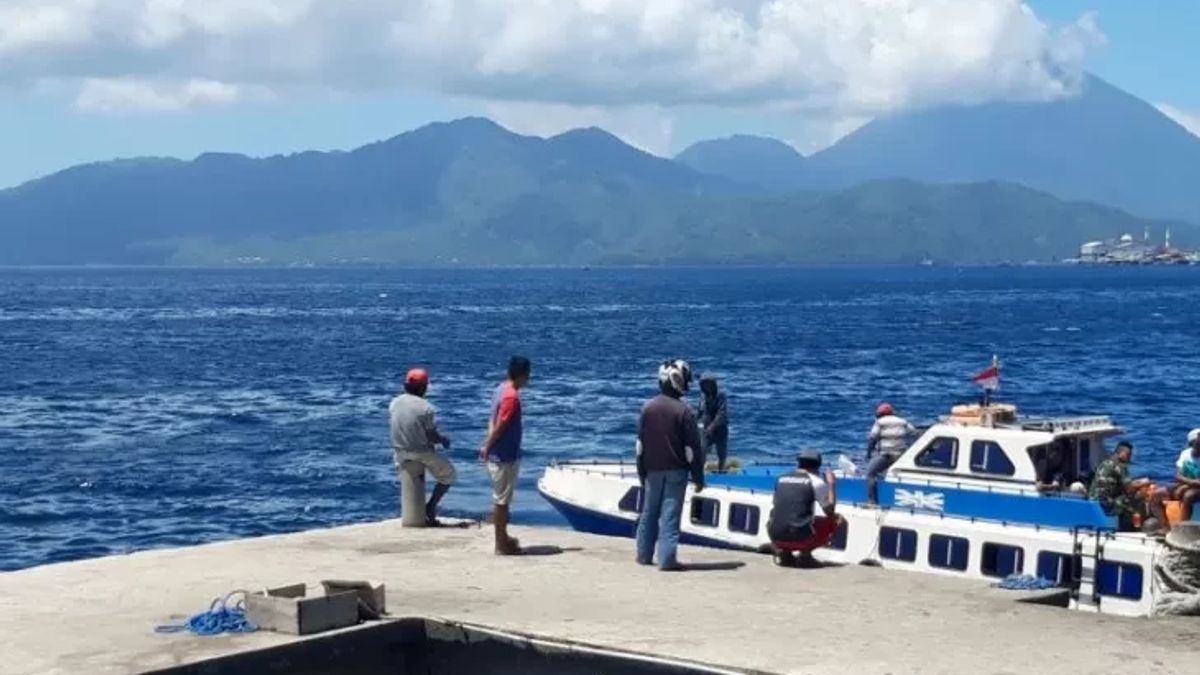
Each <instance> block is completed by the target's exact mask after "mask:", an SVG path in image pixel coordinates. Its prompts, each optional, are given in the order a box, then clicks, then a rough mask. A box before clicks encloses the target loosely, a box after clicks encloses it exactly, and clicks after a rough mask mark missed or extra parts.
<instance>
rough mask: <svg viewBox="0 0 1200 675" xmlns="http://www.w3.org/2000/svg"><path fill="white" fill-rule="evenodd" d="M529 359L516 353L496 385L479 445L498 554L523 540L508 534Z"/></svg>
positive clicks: (518, 548) (515, 548)
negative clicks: (487, 477)
mask: <svg viewBox="0 0 1200 675" xmlns="http://www.w3.org/2000/svg"><path fill="white" fill-rule="evenodd" d="M531 370H532V366H531V364H530V362H529V359H527V358H525V357H523V356H514V357H512V359H510V360H509V362H508V378H507V379H505V380H504V382H502V383H501V384H500V386H499V387H497V388H496V395H495V396H494V397H493V399H492V416H491V420H490V421H489V422H488V434H487V438H486V439H485V440H484V441H483V445H482V446H481V447H480V448H479V459H481V460H482V461H484V462H486V463H487V468H488V474H489V475H490V476H491V478H492V502H493V509H492V525H493V526H494V527H495V531H496V555H516V554H518V553H520V552H521V546H520V543H519V542H518V541H517V540H516V539H515V538H513V537H510V536H508V520H509V516H510V514H511V513H512V510H511V507H512V498H513V492H514V491H515V490H516V488H517V478H518V476H519V475H520V470H521V394H520V391H521V388H522V387H524V386H525V385H526V384H528V383H529V375H530V372H531Z"/></svg>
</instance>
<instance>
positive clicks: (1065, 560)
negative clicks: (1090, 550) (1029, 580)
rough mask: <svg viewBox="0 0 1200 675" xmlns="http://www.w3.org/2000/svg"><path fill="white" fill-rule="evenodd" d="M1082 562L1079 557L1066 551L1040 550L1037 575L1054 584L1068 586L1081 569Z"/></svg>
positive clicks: (1077, 576) (1072, 583)
mask: <svg viewBox="0 0 1200 675" xmlns="http://www.w3.org/2000/svg"><path fill="white" fill-rule="evenodd" d="M1082 562H1083V561H1082V560H1081V559H1080V558H1078V557H1076V556H1073V555H1067V554H1066V553H1056V552H1054V551H1042V552H1041V553H1038V558H1037V575H1038V576H1039V577H1041V578H1043V579H1046V580H1047V581H1053V582H1054V585H1056V586H1060V587H1062V588H1070V587H1071V586H1072V585H1074V582H1075V579H1077V578H1079V575H1080V574H1081V573H1082V571H1083V570H1082V568H1081V564H1082Z"/></svg>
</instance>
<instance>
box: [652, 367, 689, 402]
mask: <svg viewBox="0 0 1200 675" xmlns="http://www.w3.org/2000/svg"><path fill="white" fill-rule="evenodd" d="M658 383H659V384H660V385H665V386H667V387H669V388H670V389H671V391H673V392H675V394H676V395H677V396H683V395H684V394H686V393H687V392H688V387H689V386H691V384H692V367H691V366H689V365H688V362H687V361H684V360H683V359H671V360H668V361H663V364H662V365H661V366H659V367H658Z"/></svg>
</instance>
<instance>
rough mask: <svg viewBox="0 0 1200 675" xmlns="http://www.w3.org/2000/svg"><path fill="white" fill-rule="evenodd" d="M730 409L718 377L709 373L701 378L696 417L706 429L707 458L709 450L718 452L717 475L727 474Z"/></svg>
mask: <svg viewBox="0 0 1200 675" xmlns="http://www.w3.org/2000/svg"><path fill="white" fill-rule="evenodd" d="M728 408H729V405H728V402H727V399H726V396H725V392H723V391H721V389H720V387H719V386H718V384H717V378H716V376H714V375H712V374H711V373H708V374H705V375H704V376H703V377H701V378H700V402H699V404H698V405H697V406H696V415H697V417H699V418H700V426H701V427H702V428H703V429H704V434H703V438H702V440H703V442H704V455H705V456H706V457H707V456H708V451H709V450H716V452H717V473H725V462H726V460H727V459H728V456H729V414H728Z"/></svg>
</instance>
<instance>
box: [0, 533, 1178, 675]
mask: <svg viewBox="0 0 1200 675" xmlns="http://www.w3.org/2000/svg"><path fill="white" fill-rule="evenodd" d="M515 533H516V534H518V535H519V536H520V537H521V540H522V543H523V544H524V545H526V546H536V547H543V551H542V552H544V553H548V554H547V555H530V556H522V557H513V558H501V557H496V556H494V555H492V553H491V539H490V531H489V530H487V529H479V528H477V527H471V528H469V529H440V530H420V529H417V530H414V529H403V528H401V527H400V525H399V522H398V521H389V522H384V523H375V524H369V525H359V526H352V527H342V528H336V529H329V530H314V531H309V532H303V533H299V534H292V535H282V536H272V537H264V538H260V539H247V540H240V541H230V542H223V543H218V544H210V545H205V546H198V547H194V548H185V549H168V550H158V551H147V552H142V553H136V554H132V555H127V556H117V557H110V558H101V559H96V560H87V561H81V562H74V563H65V564H57V565H47V566H43V567H38V568H33V569H28V570H22V571H18V572H10V573H5V574H0V636H2V637H0V673H130V672H142V671H146V670H153V669H159V668H166V667H170V666H174V665H179V664H184V663H192V662H195V661H199V660H203V659H207V658H212V657H217V656H223V655H228V654H232V653H235V652H241V651H247V650H255V649H259V648H263V647H269V646H274V645H279V644H282V643H286V642H288V641H289V640H294V639H295V638H289V637H287V636H283V635H277V634H273V633H266V632H259V633H254V634H249V635H238V636H222V637H217V638H197V637H193V636H191V635H188V634H175V635H159V634H156V633H155V632H154V628H155V626H156V625H158V624H161V623H165V622H170V621H172V620H179V619H180V618H182V617H184V616H186V615H188V614H191V613H194V612H197V611H200V610H201V609H204V608H205V607H207V605H208V604H209V603H210V602H211V601H212V599H213V598H214V597H217V596H220V595H223V594H224V593H226V592H227V591H229V590H231V589H237V588H248V589H256V588H262V587H267V586H279V585H284V584H288V583H296V582H302V581H303V582H308V583H315V582H317V581H318V580H320V579H327V578H342V579H354V578H364V579H374V580H379V581H383V582H384V583H385V584H386V585H387V594H388V597H387V601H388V608H389V610H390V612H391V613H392V614H393V615H395V616H397V617H404V616H419V617H431V618H440V619H447V620H450V621H461V622H465V623H470V624H475V625H482V626H490V627H495V628H501V629H505V630H510V631H516V632H521V633H529V634H535V635H538V636H542V637H546V638H550V639H556V640H567V641H574V642H581V643H586V644H591V645H597V646H601V647H609V648H618V649H621V650H629V651H637V652H645V653H648V654H653V655H657V656H663V657H671V658H680V659H686V660H690V661H699V662H703V663H708V664H714V665H720V666H726V667H730V668H734V669H752V670H759V671H768V672H777V673H839V674H842V673H849V672H852V673H896V674H898V675H899V674H902V673H954V674H955V675H958V674H959V673H964V672H971V673H997V674H998V673H1026V672H1036V673H1069V674H1070V675H1082V674H1084V673H1112V672H1117V671H1121V670H1124V669H1130V668H1131V669H1133V670H1134V671H1136V672H1138V673H1143V674H1145V673H1194V672H1196V669H1197V667H1198V664H1200V661H1197V658H1200V657H1198V654H1200V651H1198V647H1197V645H1200V621H1198V620H1195V619H1169V620H1167V619H1155V620H1150V619H1121V618H1115V617H1106V616H1098V615H1092V614H1085V613H1080V612H1071V611H1068V610H1063V609H1056V608H1051V607H1042V606H1034V605H1027V604H1023V603H1017V602H1015V601H1014V599H1013V598H1014V596H1013V595H1011V594H1007V593H1005V592H1003V591H998V590H993V589H989V588H986V587H984V586H982V585H981V584H979V583H978V582H970V581H962V580H956V579H947V578H942V577H935V576H931V575H925V574H911V573H904V572H898V571H891V570H882V569H877V568H868V567H859V566H844V567H829V568H824V569H817V570H797V569H783V568H777V567H775V566H774V565H773V564H772V562H771V559H770V557H768V556H764V555H755V554H749V553H736V552H725V551H717V550H709V549H699V548H689V547H684V548H683V549H682V551H681V558H682V559H683V560H684V561H685V562H693V563H705V564H707V565H708V566H710V567H712V568H714V569H708V570H702V571H689V572H682V573H663V572H659V571H657V570H656V569H654V568H646V567H640V566H638V565H635V564H634V562H633V553H632V551H633V542H632V541H630V540H624V539H611V538H603V537H595V536H591V535H585V534H579V533H575V532H571V531H567V530H559V529H542V528H538V529H531V528H516V531H515ZM555 549H561V552H560V553H557V554H549V553H552V552H553V551H554V550H555Z"/></svg>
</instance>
